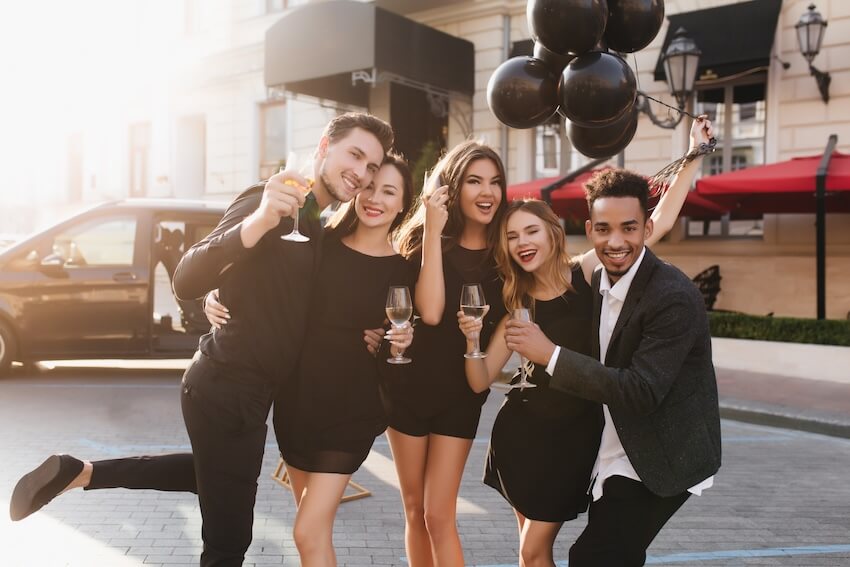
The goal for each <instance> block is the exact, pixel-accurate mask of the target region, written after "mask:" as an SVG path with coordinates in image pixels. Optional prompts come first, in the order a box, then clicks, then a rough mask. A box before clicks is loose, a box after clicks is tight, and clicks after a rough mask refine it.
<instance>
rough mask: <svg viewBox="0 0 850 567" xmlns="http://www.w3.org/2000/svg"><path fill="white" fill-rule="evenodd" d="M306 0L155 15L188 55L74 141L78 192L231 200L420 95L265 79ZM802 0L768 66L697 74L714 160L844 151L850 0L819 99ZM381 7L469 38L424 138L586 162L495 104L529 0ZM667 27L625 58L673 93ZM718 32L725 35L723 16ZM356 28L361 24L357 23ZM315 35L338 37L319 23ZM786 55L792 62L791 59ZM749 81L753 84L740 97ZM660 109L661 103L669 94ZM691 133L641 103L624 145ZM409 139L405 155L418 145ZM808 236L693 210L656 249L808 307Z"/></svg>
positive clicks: (545, 170)
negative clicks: (499, 115) (491, 99)
mask: <svg viewBox="0 0 850 567" xmlns="http://www.w3.org/2000/svg"><path fill="white" fill-rule="evenodd" d="M762 1H765V0H757V2H762ZM767 1H768V2H769V1H770V0H767ZM305 4H306V5H308V7H310V6H312V5H313V4H318V2H305V1H301V2H299V1H295V0H289V1H286V0H226V1H221V2H214V3H213V2H204V1H203V0H183V3H182V6H183V9H182V13H181V14H180V15H179V19H178V21H170V22H169V23H168V24H161V27H162V29H164V30H166V32H167V33H168V34H170V38H171V40H172V41H173V42H174V44H175V46H176V47H177V49H176V53H178V54H179V55H176V56H175V57H176V58H178V57H179V59H180V60H179V61H176V63H179V64H175V69H176V71H177V75H176V77H175V78H176V80H175V81H174V82H172V87H171V88H169V89H167V90H166V91H165V92H153V93H147V94H148V96H146V97H144V98H141V99H140V102H139V103H138V105H137V106H136V107H134V108H133V109H132V113H131V116H130V119H129V120H127V121H126V122H124V123H117V124H114V125H113V126H112V127H111V128H110V130H109V131H108V132H103V135H102V136H99V137H98V139H97V140H94V139H85V140H83V139H76V140H75V139H73V138H72V140H71V141H69V146H68V155H67V162H68V167H67V168H66V171H68V179H67V186H68V195H69V199H70V200H82V201H95V200H99V199H103V198H104V197H116V198H120V197H125V196H150V197H175V198H205V199H215V200H223V199H224V200H226V199H229V198H231V197H232V196H234V195H235V194H236V193H238V192H239V191H241V190H242V189H244V188H245V187H247V186H249V185H251V184H253V183H256V182H257V181H258V180H260V179H262V178H264V177H266V176H268V175H269V174H270V173H272V172H274V171H275V170H276V168H277V167H278V165H279V164H280V161H281V160H282V159H284V158H285V157H286V154H287V152H289V151H295V152H297V153H300V154H308V153H309V152H311V151H312V149H313V147H314V146H315V144H316V142H317V141H318V138H319V134H320V132H321V129H322V127H323V126H324V124H325V122H326V121H327V120H328V119H329V118H330V117H332V116H333V115H334V114H336V113H338V112H341V111H344V110H348V109H362V110H369V111H371V112H373V113H375V114H377V115H379V116H382V117H383V118H386V119H388V120H392V119H393V114H394V113H397V112H399V111H398V110H394V107H393V105H394V104H395V106H396V107H398V106H399V103H398V102H397V99H398V98H399V97H402V96H404V97H407V96H412V97H415V96H418V95H416V94H415V93H413V91H410V90H409V89H411V88H412V89H413V90H414V91H415V90H416V88H417V85H415V84H414V85H413V87H411V85H410V84H403V85H399V84H398V82H393V81H388V82H378V83H376V84H375V85H374V86H371V87H369V89H370V90H369V94H368V99H367V103H366V104H361V105H357V104H350V103H340V102H338V101H336V100H334V99H333V98H332V97H323V98H318V97H314V96H306V95H304V94H294V93H292V92H286V91H285V90H283V89H269V88H268V87H267V85H266V82H265V78H264V71H265V62H266V58H265V53H264V50H265V35H266V32H267V30H269V28H271V27H272V26H273V25H274V24H275V23H276V22H278V21H279V20H280V19H281V18H282V17H284V16H285V15H286V14H287V13H288V12H287V10H293V9H299V6H302V5H305ZM733 4H742V3H741V2H730V1H729V0H668V1H667V2H666V15H667V17H668V18H670V17H674V16H676V15H677V14H684V13H688V12H692V11H695V10H704V9H711V8H716V7H721V6H726V5H733ZM808 4H809V0H806V1H804V0H784V1H782V2H781V6H780V8H779V14H778V22H777V25H776V29H775V30H773V31H774V32H775V33H773V38H772V39H773V42H772V52H771V54H772V55H773V56H775V57H773V58H771V59H770V62H769V63H768V64H767V65H766V66H764V68H761V69H759V70H758V71H757V72H753V73H750V72H749V71H748V72H745V73H743V74H742V75H741V77H739V78H738V79H736V78H734V77H733V78H731V79H730V78H728V77H727V78H725V79H724V80H721V81H713V80H712V78H711V77H710V75H709V76H706V77H703V80H701V81H698V89H700V92H702V93H703V94H698V95H697V96H696V97H695V101H694V102H693V104H694V107H692V110H694V111H698V112H708V113H709V114H711V115H712V117H713V118H714V121H715V126H716V128H718V129H719V131H720V133H721V138H722V139H721V145H722V146H723V145H725V146H726V147H727V148H729V149H728V150H727V151H726V152H725V153H724V152H723V151H720V152H718V153H717V154H715V155H714V156H711V157H709V158H708V159H707V160H706V163H705V166H704V174H711V173H719V172H721V171H729V170H732V169H737V168H740V167H749V166H753V165H760V164H764V163H773V162H777V161H781V160H785V159H789V158H792V157H795V156H803V155H815V154H820V153H822V152H823V151H824V147H825V145H826V143H827V139H828V137H829V135H830V134H837V135H838V150H839V151H841V152H843V153H848V152H850V2H845V1H844V0H819V2H818V11H820V12H821V14H822V15H823V17H824V18H825V19H826V20H828V22H829V25H828V27H827V29H826V35H825V38H824V42H823V47H822V50H821V52H820V54H819V55H818V57H817V59H816V60H815V62H814V64H815V65H816V66H817V67H818V68H819V69H821V70H824V71H828V72H829V73H830V74H831V76H832V84H831V87H830V95H831V98H830V100H829V102H828V103H824V102H823V101H822V100H821V96H820V94H819V92H818V90H817V86H816V84H815V80H814V78H813V77H811V76H810V75H809V71H808V68H807V64H806V62H805V60H804V59H803V57H802V56H801V55H800V53H799V49H798V46H797V41H796V36H795V30H794V24H795V23H796V22H797V21H798V19H799V18H800V16H801V14H802V13H803V12H804V11H805V10H806V8H807V6H808ZM377 6H378V7H379V8H381V9H384V10H387V11H389V12H393V13H395V14H400V15H403V16H404V17H406V18H409V19H412V20H414V21H416V22H418V23H420V24H423V25H425V26H428V27H430V28H435V29H437V30H440V31H442V32H444V33H446V34H449V35H451V36H455V37H458V38H462V39H464V40H466V41H468V42H471V44H472V46H473V50H474V71H473V73H474V83H473V84H474V88H473V89H472V91H471V92H470V93H468V94H463V93H460V94H459V93H456V92H452V93H449V94H448V95H446V94H445V93H444V92H438V93H437V95H436V96H433V93H428V99H427V100H428V102H429V103H430V104H431V105H432V111H433V113H434V115H435V116H437V122H436V124H437V126H436V127H435V128H432V130H433V132H432V133H431V134H429V136H430V138H429V139H431V140H433V141H435V142H437V143H439V145H442V146H449V147H450V146H451V145H453V144H455V143H457V142H459V141H461V140H463V139H464V138H466V137H468V136H474V137H478V138H481V139H483V140H484V141H486V142H487V143H489V144H491V145H493V146H494V147H495V148H496V149H497V150H499V152H500V154H501V155H502V156H503V158H504V159H505V162H506V165H507V170H508V178H509V182H510V183H516V182H522V181H528V180H530V179H535V178H542V177H551V176H556V175H561V174H564V173H566V172H568V171H570V170H572V169H574V168H575V167H577V166H579V165H581V164H583V163H585V162H586V161H587V160H586V159H585V158H583V156H581V155H579V154H578V153H576V152H573V151H571V150H570V148H569V145H568V143H564V141H563V138H562V137H561V135H560V132H559V127H558V125H557V124H552V125H548V126H543V127H539V128H535V129H529V130H513V129H509V128H507V127H504V126H503V125H501V124H500V123H499V122H498V121H497V120H496V118H495V117H494V116H493V115H492V113H491V112H490V111H489V108H488V106H487V102H486V96H485V93H486V86H487V81H488V79H489V77H490V75H491V74H492V72H493V71H494V70H495V69H496V67H497V66H498V65H499V64H500V63H501V62H503V61H504V60H505V59H507V58H508V57H509V56H510V54H511V53H512V51H515V50H516V49H517V48H518V46H519V45H520V44H521V43H522V42H523V40H528V39H529V32H528V27H527V23H526V16H525V8H526V3H525V2H524V1H519V0H457V1H446V0H410V1H402V0H383V1H381V0H379V1H378V2H377ZM667 26H668V24H667V23H666V22H665V25H664V27H662V29H661V31H660V33H659V34H658V36H657V37H656V39H655V41H653V43H652V44H651V45H650V46H649V47H647V48H646V49H644V50H642V51H640V52H638V53H637V54H635V56H634V57H633V58H632V57H630V58H629V64H630V65H631V66H632V68H633V69H634V70H636V72H637V76H638V82H639V88H640V89H641V90H643V91H644V92H646V93H648V94H650V95H652V96H654V97H656V98H661V99H662V100H665V101H667V102H669V103H671V104H675V102H674V101H673V99H672V97H671V96H670V95H669V94H668V91H667V85H666V83H664V82H662V81H656V80H655V79H654V72H653V71H654V69H655V67H656V63H657V61H658V58H659V54H660V51H661V49H662V46H663V41H664V38H665V35H666V33H667ZM712 33H718V34H722V33H723V30H722V29H718V30H716V32H712ZM352 37H354V38H355V39H356V34H355V35H354V36H352ZM314 40H315V41H316V42H327V41H333V38H328V37H326V36H324V35H323V30H322V29H316V30H315V34H314ZM729 41H734V38H730V40H729ZM339 47H340V48H341V49H345V48H346V46H345V45H341V46H339ZM310 52H311V46H310V45H305V46H304V51H303V52H302V54H300V55H298V56H299V57H302V58H304V57H309V56H310V55H309V54H310ZM781 61H785V62H788V63H790V67H789V68H788V69H784V68H783V65H782V63H781ZM445 65H452V61H446V62H445ZM753 75H757V78H755V79H754V78H753ZM736 81H737V82H736ZM753 84H755V86H753ZM405 89H407V90H405ZM736 89H740V90H736ZM753 89H755V90H753ZM739 92H740V93H743V94H742V95H741V96H740V97H739V94H738V93H739ZM400 93H403V94H400ZM729 93H733V94H729ZM747 93H749V94H747ZM724 96H725V97H726V99H724ZM730 96H733V97H734V99H735V100H732V99H729V100H728V102H729V104H727V103H726V102H727V99H728V97H730ZM739 98H740V100H741V102H738V99H739ZM423 100H425V99H423ZM441 103H442V107H440V104H441ZM434 105H436V107H434ZM654 110H655V111H656V112H657V113H658V114H659V115H664V114H665V112H664V110H663V109H662V108H660V107H655V108H654ZM398 116H399V115H398V114H396V117H398ZM727 117H728V121H729V126H728V128H726V127H725V121H726V120H727ZM429 128H431V126H429ZM724 128H725V129H724ZM686 144H687V121H683V122H682V124H680V125H679V126H678V127H677V128H676V129H675V130H668V129H662V128H659V127H657V126H655V125H653V124H652V123H651V122H650V120H648V119H647V118H646V117H645V116H643V115H642V116H641V119H640V121H639V125H638V130H637V134H636V136H635V138H634V140H633V141H632V143H631V144H630V145H629V147H628V148H627V149H626V150H625V166H626V167H628V168H631V169H634V170H636V171H638V172H640V173H644V174H651V173H654V172H655V171H657V170H658V169H660V168H661V167H663V166H664V165H666V164H667V163H669V162H670V161H672V159H674V158H676V157H678V156H679V155H681V154H682V153H683V152H684V151H685V149H686ZM420 145H421V144H420ZM407 153H408V155H409V157H410V154H411V153H415V152H410V151H408V152H407ZM415 157H416V156H412V158H413V159H415ZM611 163H612V164H615V163H616V159H615V160H612V162H611ZM826 240H827V316H828V317H829V318H840V319H843V318H845V317H847V316H848V313H850V215H844V214H830V215H828V216H827V236H826ZM569 246H570V249H571V250H574V251H575V252H580V251H583V250H584V249H586V248H587V246H588V244H587V242H586V241H585V240H584V238H583V237H581V236H570V243H569ZM814 249H815V235H814V215H811V214H801V215H764V216H763V218H760V219H753V220H748V221H732V222H724V221H720V220H718V221H712V222H710V223H702V222H700V223H695V222H690V223H689V222H688V221H687V220H686V219H683V220H682V221H681V223H680V225H679V226H678V227H677V228H676V229H675V230H674V231H673V232H672V233H671V234H670V235H669V236H668V237H667V238H666V239H665V241H664V242H662V243H660V244H659V245H658V246H657V247H656V252H657V253H658V254H659V255H660V256H662V257H664V258H665V259H667V260H669V261H670V262H672V263H674V264H676V265H677V266H679V267H680V268H681V269H682V270H683V271H685V272H686V273H687V274H689V275H691V276H693V275H695V274H697V273H698V272H700V271H701V270H703V269H705V268H707V267H708V266H710V265H714V264H716V265H719V266H720V270H721V276H722V278H723V279H722V289H721V293H720V295H719V297H718V301H717V304H716V305H715V307H716V308H718V309H728V310H735V311H743V312H748V313H754V314H766V313H769V312H773V313H775V314H776V315H788V316H801V317H812V316H814V314H815V275H814V274H815V268H814V254H815V252H814Z"/></svg>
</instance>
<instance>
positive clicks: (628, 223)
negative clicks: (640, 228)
mask: <svg viewBox="0 0 850 567" xmlns="http://www.w3.org/2000/svg"><path fill="white" fill-rule="evenodd" d="M635 224H638V221H636V220H635V219H632V220H627V221H626V222H624V223H623V224H622V225H621V226H632V225H635Z"/></svg>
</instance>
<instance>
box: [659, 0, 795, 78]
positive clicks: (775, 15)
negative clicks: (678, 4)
mask: <svg viewBox="0 0 850 567" xmlns="http://www.w3.org/2000/svg"><path fill="white" fill-rule="evenodd" d="M781 8H782V0H753V1H752V2H743V3H740V4H729V5H726V6H718V7H717V8H708V9H706V10H696V11H693V12H683V13H681V14H674V15H672V16H669V17H668V19H669V20H670V25H669V26H668V27H667V35H666V36H665V38H664V45H663V47H662V48H661V55H659V57H658V62H657V63H656V65H655V80H656V81H665V80H666V74H665V73H664V66H663V65H662V64H661V56H662V55H663V54H664V52H665V51H666V50H667V46H668V45H669V44H670V41H671V40H672V39H673V34H674V33H675V32H676V30H678V29H679V28H680V27H683V28H685V30H687V32H688V35H689V36H690V37H691V38H693V40H694V42H696V44H697V46H698V47H699V48H700V50H701V51H702V55H701V56H700V60H699V70H698V71H697V80H700V79H702V80H707V79H722V78H724V77H730V76H732V75H735V74H737V73H742V72H745V71H751V70H752V69H755V68H758V67H767V66H768V65H769V64H770V51H771V49H772V47H773V36H774V33H775V32H776V24H777V22H778V20H779V11H780V9H781Z"/></svg>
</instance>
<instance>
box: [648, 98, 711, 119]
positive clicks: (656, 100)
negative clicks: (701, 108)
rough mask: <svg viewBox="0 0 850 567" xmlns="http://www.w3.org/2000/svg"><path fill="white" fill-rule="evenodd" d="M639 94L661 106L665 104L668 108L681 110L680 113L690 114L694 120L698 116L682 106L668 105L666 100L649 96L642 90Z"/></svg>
mask: <svg viewBox="0 0 850 567" xmlns="http://www.w3.org/2000/svg"><path fill="white" fill-rule="evenodd" d="M640 96H643V97H646V98H648V99H649V100H652V101H655V102H657V103H658V104H660V105H662V106H666V107H667V108H669V109H672V110H675V111H676V112H681V113H682V114H684V115H685V116H690V117H691V118H693V119H694V120H696V119H697V118H699V116H696V115H694V114H691V113H690V112H688V111H687V110H684V109H682V108H677V107H675V106H670V105H669V104H667V103H666V102H662V101H660V100H658V99H657V98H654V97H651V96H649V95H648V94H646V93H644V92H642V93H640Z"/></svg>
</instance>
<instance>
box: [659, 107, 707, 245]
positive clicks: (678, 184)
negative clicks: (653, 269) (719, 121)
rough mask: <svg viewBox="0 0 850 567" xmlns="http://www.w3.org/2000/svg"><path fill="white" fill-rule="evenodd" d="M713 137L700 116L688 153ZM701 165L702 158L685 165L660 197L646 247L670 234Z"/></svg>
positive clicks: (693, 127)
mask: <svg viewBox="0 0 850 567" xmlns="http://www.w3.org/2000/svg"><path fill="white" fill-rule="evenodd" d="M713 135H714V131H713V128H712V125H711V121H710V120H709V119H708V118H705V117H704V116H700V117H699V118H697V119H696V120H694V121H693V124H691V145H690V147H689V148H688V151H691V150H694V149H696V148H698V147H699V145H700V144H707V143H708V140H709V139H711V137H712V136H713ZM701 164H702V156H698V157H697V158H696V159H694V160H692V161H690V162H688V164H687V165H685V167H684V168H683V169H682V170H681V171H680V172H679V173H678V174H677V175H676V176H675V177H674V178H673V181H671V183H670V188H669V189H668V190H667V191H666V192H665V193H664V195H662V196H661V199H660V200H659V201H658V204H657V205H656V206H655V209H654V210H653V211H652V215H650V217H649V218H651V219H652V222H653V224H654V229H653V231H652V235H651V236H650V237H649V238H647V239H646V245H647V246H650V247H652V245H653V244H655V243H656V242H658V241H659V240H660V239H661V237H663V236H664V235H665V234H667V233H668V232H670V230H671V229H672V228H673V226H675V224H676V219H678V218H679V213H680V212H681V210H682V205H684V204H685V199H686V198H687V196H688V191H690V188H691V184H692V183H693V181H694V177H695V176H696V174H697V171H699V168H700V165H701Z"/></svg>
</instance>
